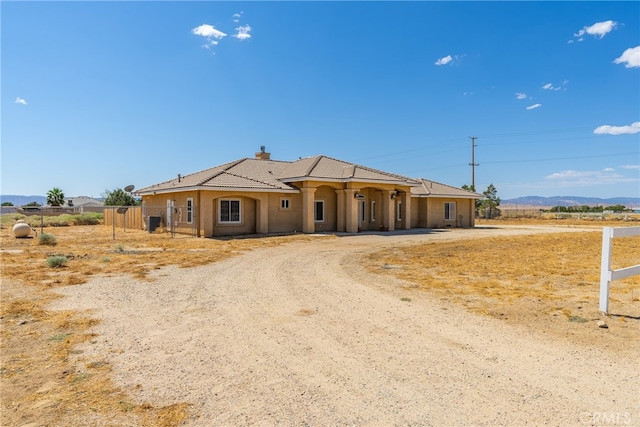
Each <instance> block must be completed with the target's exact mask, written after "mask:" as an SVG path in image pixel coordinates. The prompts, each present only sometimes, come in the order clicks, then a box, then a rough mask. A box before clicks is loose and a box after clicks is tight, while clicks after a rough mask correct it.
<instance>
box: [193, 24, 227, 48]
mask: <svg viewBox="0 0 640 427" xmlns="http://www.w3.org/2000/svg"><path fill="white" fill-rule="evenodd" d="M191 32H192V33H193V34H195V35H196V36H202V37H205V38H206V39H207V43H205V44H203V45H202V47H204V48H205V49H210V48H211V46H215V45H217V44H218V42H219V40H222V39H223V38H224V37H226V36H227V35H226V34H225V33H223V32H222V31H220V30H218V29H216V28H215V27H214V26H213V25H209V24H202V25H200V26H199V27H195V28H194V29H192V30H191Z"/></svg>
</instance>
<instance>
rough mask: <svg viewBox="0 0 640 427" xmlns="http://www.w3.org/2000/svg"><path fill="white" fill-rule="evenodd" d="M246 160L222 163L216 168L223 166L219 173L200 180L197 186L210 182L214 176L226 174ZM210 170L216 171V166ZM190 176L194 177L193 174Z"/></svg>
mask: <svg viewBox="0 0 640 427" xmlns="http://www.w3.org/2000/svg"><path fill="white" fill-rule="evenodd" d="M247 159H248V157H243V158H241V159H238V160H234V161H231V162H229V163H224V164H222V165H220V166H217V167H222V166H224V167H222V168H221V169H220V170H219V171H217V172H216V173H214V174H213V175H211V176H208V177H206V178H204V179H203V180H201V181H200V182H198V185H204V184H205V183H206V182H209V181H211V180H212V179H213V178H215V177H216V176H220V175H221V174H222V173H224V172H227V171H228V170H229V169H231V168H232V167H234V166H237V165H239V164H240V163H242V162H243V161H245V160H247ZM210 169H216V166H214V167H212V168H210ZM205 170H206V169H205ZM202 172H204V171H202ZM196 173H199V172H196ZM192 175H194V174H192Z"/></svg>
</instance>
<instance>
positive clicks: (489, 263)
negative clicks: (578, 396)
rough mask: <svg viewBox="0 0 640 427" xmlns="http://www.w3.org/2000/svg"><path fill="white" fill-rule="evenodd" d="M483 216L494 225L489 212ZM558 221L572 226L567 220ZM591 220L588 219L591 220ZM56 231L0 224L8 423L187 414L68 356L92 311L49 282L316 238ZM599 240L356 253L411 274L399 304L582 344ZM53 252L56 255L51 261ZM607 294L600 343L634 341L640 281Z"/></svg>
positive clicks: (621, 248)
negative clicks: (65, 305) (609, 327)
mask: <svg viewBox="0 0 640 427" xmlns="http://www.w3.org/2000/svg"><path fill="white" fill-rule="evenodd" d="M488 224H489V225H495V226H498V225H499V223H498V222H495V221H492V222H489V223H488ZM510 224H511V225H520V224H525V222H523V221H519V222H518V223H517V224H514V223H513V222H510ZM545 224H546V225H548V224H549V222H545ZM614 224H616V226H620V225H621V224H620V223H619V222H616V223H614ZM485 225H487V223H485ZM561 225H565V226H566V225H568V224H567V222H566V220H565V221H563V222H562V224H561ZM577 225H582V224H577ZM577 225H576V226H577ZM588 225H590V226H592V227H593V226H594V224H593V222H591V223H589V224H588ZM597 225H601V224H600V223H599V224H597ZM622 225H626V224H622ZM50 231H51V228H49V229H47V230H46V233H45V234H48V233H49V232H50ZM51 232H52V233H55V241H56V242H57V245H56V247H55V253H54V252H52V247H51V246H49V245H47V244H44V245H41V244H38V243H39V241H40V240H39V239H36V238H35V237H34V238H27V239H15V238H14V237H13V235H12V233H11V229H10V227H9V226H6V225H5V226H3V228H2V230H1V233H0V243H1V248H2V250H1V251H0V255H1V257H2V301H1V302H2V307H1V308H2V315H1V322H2V331H1V334H2V356H1V357H2V371H1V375H2V383H3V386H2V389H3V399H2V406H3V408H2V424H3V425H4V424H7V425H22V424H26V423H29V422H37V423H38V424H46V425H64V423H65V420H67V419H68V417H69V416H70V414H72V413H73V414H76V415H77V414H84V417H85V418H84V419H87V417H89V418H90V417H95V419H96V420H102V421H101V422H105V420H108V421H107V422H108V423H111V424H114V425H122V424H133V425H149V426H151V425H153V426H156V425H161V426H172V425H180V423H182V422H184V421H185V420H187V419H188V418H189V417H190V416H192V415H193V414H194V412H193V411H192V410H191V407H190V405H191V404H192V402H189V401H182V402H178V403H172V404H169V405H157V404H156V405H154V404H152V403H149V402H146V403H138V402H135V401H134V400H133V399H131V397H130V396H128V395H127V393H126V392H125V391H123V390H122V389H121V388H119V387H118V386H116V385H115V384H114V383H113V382H112V380H111V372H112V368H111V366H110V363H109V360H108V359H109V355H108V354H105V355H104V357H103V358H100V359H96V360H91V361H90V362H88V363H86V364H85V366H80V367H78V366H74V365H73V364H72V363H71V362H70V359H71V358H72V356H73V355H74V354H75V353H74V352H77V351H78V350H77V349H78V346H79V345H80V344H81V343H86V342H89V341H91V340H94V339H96V337H95V335H93V333H92V332H91V328H92V327H93V326H95V325H96V323H97V320H96V319H94V318H92V317H91V316H90V315H87V313H82V314H80V313H77V312H73V311H58V310H50V309H49V308H48V305H49V304H50V303H51V302H52V301H53V300H55V299H56V298H58V296H57V294H56V288H58V287H64V286H69V285H77V284H81V283H84V282H86V281H88V280H90V279H91V278H92V277H94V276H96V275H103V276H111V277H117V276H119V275H122V274H126V275H130V276H133V277H135V278H137V279H139V280H145V281H148V280H154V279H153V277H152V276H153V275H152V274H150V273H151V272H153V271H156V270H158V269H160V268H162V267H166V266H170V265H176V266H179V267H195V266H198V265H204V264H209V263H214V262H217V261H220V260H223V259H228V258H229V257H233V256H234V255H237V254H240V253H242V252H245V251H250V250H253V249H257V248H265V247H273V246H278V245H285V244H289V243H294V242H297V243H305V242H307V241H309V242H312V241H314V239H315V238H316V237H313V236H307V235H296V236H281V237H264V238H255V239H220V240H214V239H196V238H191V237H180V236H178V237H176V238H170V236H169V235H168V234H161V233H154V234H149V233H145V232H142V231H134V230H126V231H123V230H117V232H116V239H115V240H114V239H113V236H112V232H113V230H112V229H111V228H110V227H105V226H100V225H98V226H72V227H65V228H56V229H54V231H51ZM42 235H43V234H39V236H38V238H40V237H41V236H42ZM327 238H329V239H334V240H335V244H336V245H338V244H340V241H339V239H338V238H337V237H323V239H327ZM600 242H601V231H600V228H599V227H593V229H592V231H584V232H574V233H571V234H570V235H568V234H555V233H548V234H537V235H527V236H509V237H487V238H481V239H466V240H457V241H449V242H447V241H439V242H428V238H427V239H426V242H424V243H420V244H417V245H416V244H409V245H401V246H398V247H395V248H388V247H387V248H378V249H384V250H383V251H381V252H372V251H373V249H372V250H370V251H369V252H367V253H362V254H361V255H359V258H357V259H358V260H359V262H361V263H362V264H363V265H366V266H367V267H368V268H369V269H370V270H371V271H374V272H375V274H381V275H393V276H394V277H398V278H401V279H403V280H406V283H407V284H406V286H405V288H406V290H407V292H408V293H407V294H406V295H403V296H402V297H401V298H399V299H400V300H401V301H402V303H403V304H407V305H410V304H414V301H415V299H416V297H415V295H420V294H426V295H432V296H433V297H434V298H439V299H443V300H446V301H451V302H455V303H457V304H460V305H462V306H464V307H466V308H467V309H469V310H470V311H472V312H474V313H481V314H483V315H489V316H491V317H493V318H498V319H504V320H505V321H506V322H509V323H512V324H513V325H515V326H516V327H521V328H528V329H531V328H539V329H543V330H544V332H545V333H549V334H555V336H557V339H562V340H571V341H572V342H573V343H576V344H580V345H589V343H590V342H591V341H592V340H593V339H595V338H594V337H596V336H597V335H598V332H599V331H598V330H597V327H594V322H593V321H594V320H595V319H599V318H600V317H599V314H598V312H597V289H598V288H597V285H598V281H599V264H600V262H599V256H600V252H599V251H600ZM639 252H640V246H639V245H638V241H637V239H627V238H623V239H617V240H615V241H614V255H613V260H614V268H617V267H622V266H628V265H632V264H636V263H637V262H638V255H637V254H638V253H639ZM292 257H295V250H292ZM54 258H55V259H59V260H60V262H58V261H56V262H55V264H56V265H49V260H51V259H54ZM62 259H65V260H66V261H65V262H62ZM51 267H57V268H51ZM329 268H331V267H330V266H329ZM611 295H612V310H613V312H614V314H617V316H614V317H612V318H610V319H609V322H611V323H612V324H615V325H616V326H617V327H616V328H614V330H613V331H609V332H610V333H609V335H608V336H607V345H608V346H609V347H610V348H613V349H615V348H616V346H623V345H624V344H625V342H627V343H628V342H629V340H630V339H634V338H633V337H634V331H637V322H638V318H640V302H639V299H640V281H639V278H638V277H637V276H636V277H633V278H628V279H625V280H622V281H618V282H614V284H613V287H612V290H611ZM316 312H317V309H316V308H311V307H303V308H301V309H300V310H299V311H297V313H298V316H299V317H300V316H302V317H313V316H314V315H315V313H316ZM567 325H569V326H567Z"/></svg>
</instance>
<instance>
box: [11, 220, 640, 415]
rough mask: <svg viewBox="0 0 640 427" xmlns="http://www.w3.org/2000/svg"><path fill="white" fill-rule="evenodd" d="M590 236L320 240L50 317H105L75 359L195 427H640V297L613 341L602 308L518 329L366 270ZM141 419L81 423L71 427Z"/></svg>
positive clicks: (463, 234) (152, 278) (87, 287)
mask: <svg viewBox="0 0 640 427" xmlns="http://www.w3.org/2000/svg"><path fill="white" fill-rule="evenodd" d="M581 231H585V230H584V229H581V228H577V227H576V228H557V227H542V226H537V227H524V226H519V227H499V228H493V229H490V228H482V227H478V228H476V229H472V230H446V231H441V232H429V231H424V232H420V231H417V232H415V231H414V232H396V233H386V234H375V233H373V234H366V233H363V234H359V235H352V236H340V237H333V236H315V237H313V238H310V239H306V240H304V241H292V242H291V243H287V244H284V245H280V246H274V247H265V248H259V249H255V250H251V251H247V252H244V253H242V254H241V255H239V256H234V257H232V258H229V259H226V260H222V261H219V262H215V263H212V264H209V265H205V266H198V267H190V268H179V267H176V266H165V267H162V268H160V269H158V270H153V271H152V272H151V273H149V275H148V277H146V278H142V279H141V278H134V277H132V276H131V275H129V274H126V273H127V272H123V273H122V274H117V275H110V276H105V275H97V276H93V277H91V278H90V279H89V281H88V282H87V283H84V284H79V285H74V286H65V287H60V288H56V289H55V291H56V292H57V293H60V294H61V295H63V298H60V299H57V300H56V301H54V302H53V303H51V304H50V306H49V308H50V309H53V310H72V311H74V312H79V313H82V314H83V315H84V316H87V317H90V318H94V319H97V320H98V322H97V324H96V325H95V326H92V327H91V331H92V333H93V334H94V335H93V337H92V339H91V340H86V341H84V342H81V343H79V344H77V346H75V350H74V351H73V352H72V353H71V355H70V360H69V363H71V364H72V365H74V366H76V367H77V369H78V370H79V371H82V370H83V369H84V367H85V366H87V365H88V364H90V363H93V364H95V363H104V364H105V365H109V366H110V368H111V372H110V376H111V379H112V381H113V383H114V384H115V385H116V386H117V387H118V388H119V389H121V390H124V392H125V393H126V394H127V395H128V396H130V398H131V399H132V400H133V401H134V402H135V403H136V404H143V403H145V402H149V403H150V404H153V405H155V406H158V407H159V406H162V405H172V404H175V403H186V404H187V405H188V414H189V415H188V417H187V418H186V419H185V420H184V425H189V426H214V425H215V426H226V425H228V426H235V425H317V426H319V425H323V426H324V425H376V426H377V425H433V426H467V425H486V426H495V425H508V426H515V425H518V426H520V425H534V426H537V425H558V426H567V425H569V426H573V425H575V426H581V425H612V424H615V425H635V426H639V425H640V370H639V369H638V357H639V355H640V339H639V336H638V332H640V328H639V327H638V321H639V320H638V313H636V312H637V311H638V302H637V301H635V302H630V303H629V304H628V305H627V306H625V307H624V308H623V309H622V312H624V313H626V314H627V316H621V317H618V318H607V319H606V320H607V322H608V323H609V328H608V329H602V328H598V327H597V325H596V322H597V320H599V318H598V314H597V307H592V308H591V309H590V316H587V317H588V319H589V322H588V323H571V322H568V321H566V319H563V321H562V322H560V321H557V317H556V318H554V317H553V316H554V315H552V314H549V313H546V314H545V315H544V316H541V317H540V318H539V319H538V320H537V321H535V320H534V321H532V322H531V323H526V322H524V323H523V322H522V321H520V322H509V321H505V320H503V319H500V318H499V317H496V316H492V315H484V314H481V313H476V312H473V311H470V310H468V309H466V308H465V307H464V306H462V305H461V304H459V303H458V302H456V301H454V300H453V299H449V298H443V297H440V296H437V295H433V294H430V293H429V292H423V291H420V290H418V289H415V288H414V287H412V286H409V284H408V282H406V281H404V280H401V279H399V278H398V277H396V276H395V275H393V274H380V273H376V271H375V268H373V269H372V268H371V266H370V265H367V261H366V260H367V259H368V258H367V256H368V255H370V254H371V253H374V252H378V251H383V252H384V251H385V250H387V249H389V250H390V249H391V248H398V247H403V246H407V247H408V246H411V245H415V244H418V243H424V242H439V241H442V242H447V241H455V240H460V239H471V238H474V239H475V238H483V237H490V236H493V237H495V236H515V235H524V234H540V233H550V232H552V233H570V232H581ZM591 231H593V230H591ZM194 256H197V253H194ZM374 267H376V266H374ZM384 267H385V269H392V267H393V266H384ZM387 267H388V268H387ZM378 269H383V268H382V266H378ZM3 287H5V290H4V291H5V292H9V293H11V292H14V293H18V292H20V291H19V288H18V287H16V286H9V284H8V283H3ZM634 310H635V311H634ZM532 319H535V318H532ZM584 330H588V332H580V331H584ZM574 336H575V337H578V339H573V338H572V337H574ZM3 407H5V408H6V406H5V405H4V404H3ZM129 420H130V418H123V419H118V418H106V417H102V416H101V415H100V414H99V413H96V414H93V415H92V414H91V411H88V412H87V411H78V412H73V413H69V414H68V416H67V418H66V419H65V420H64V422H62V423H60V424H59V425H127V423H132V424H130V425H134V424H133V422H131V421H129ZM32 425H39V424H38V423H33V424H32Z"/></svg>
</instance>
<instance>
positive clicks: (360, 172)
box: [279, 156, 419, 185]
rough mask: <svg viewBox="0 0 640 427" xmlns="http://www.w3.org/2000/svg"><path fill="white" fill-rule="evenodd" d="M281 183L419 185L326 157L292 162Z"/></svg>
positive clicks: (407, 179) (415, 182) (416, 182)
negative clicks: (303, 180) (311, 180)
mask: <svg viewBox="0 0 640 427" xmlns="http://www.w3.org/2000/svg"><path fill="white" fill-rule="evenodd" d="M279 178H280V179H281V180H283V181H285V182H286V181H296V180H299V179H301V178H306V179H308V178H317V179H332V180H341V181H343V180H356V181H384V182H397V183H398V184H403V185H419V182H418V181H416V180H413V179H411V178H407V177H405V176H401V175H396V174H392V173H388V172H384V171H381V170H377V169H371V168H368V167H366V166H361V165H357V164H355V163H349V162H345V161H342V160H337V159H334V158H331V157H327V156H314V157H307V158H305V159H300V160H297V161H295V162H292V163H291V164H290V165H289V167H288V168H286V169H285V170H284V171H283V172H282V173H281V174H280V176H279Z"/></svg>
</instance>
